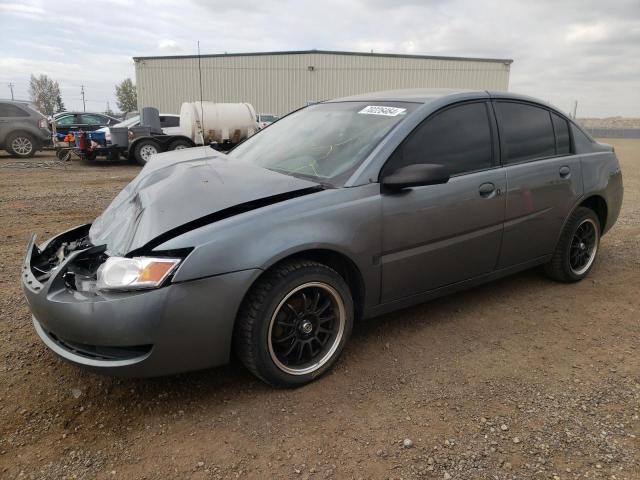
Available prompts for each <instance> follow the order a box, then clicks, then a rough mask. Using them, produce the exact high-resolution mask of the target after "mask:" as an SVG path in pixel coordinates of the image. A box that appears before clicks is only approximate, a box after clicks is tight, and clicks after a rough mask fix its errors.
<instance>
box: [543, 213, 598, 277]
mask: <svg viewBox="0 0 640 480" xmlns="http://www.w3.org/2000/svg"><path fill="white" fill-rule="evenodd" d="M599 247H600V220H599V219H598V216H597V215H596V214H595V212H594V211H593V210H591V209H589V208H585V207H578V208H576V209H575V210H574V212H573V213H572V214H571V216H570V217H569V220H568V221H567V224H566V225H565V227H564V229H563V231H562V235H561V236H560V240H559V241H558V245H557V246H556V250H555V252H554V254H553V257H552V258H551V261H550V262H549V263H548V264H547V265H546V266H545V270H546V272H547V274H548V275H549V276H550V277H551V278H553V279H555V280H558V281H560V282H564V283H572V282H579V281H580V280H582V279H583V278H584V277H586V276H587V274H588V273H589V271H590V270H591V268H592V267H593V263H594V261H595V259H596V255H597V253H598V248H599Z"/></svg>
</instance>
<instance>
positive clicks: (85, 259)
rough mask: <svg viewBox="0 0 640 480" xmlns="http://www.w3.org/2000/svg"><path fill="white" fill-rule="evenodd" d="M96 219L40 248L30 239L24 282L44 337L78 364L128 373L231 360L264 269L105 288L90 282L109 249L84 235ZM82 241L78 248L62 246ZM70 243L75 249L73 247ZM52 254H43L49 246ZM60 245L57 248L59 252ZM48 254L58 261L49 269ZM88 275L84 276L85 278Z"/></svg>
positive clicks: (197, 366)
mask: <svg viewBox="0 0 640 480" xmlns="http://www.w3.org/2000/svg"><path fill="white" fill-rule="evenodd" d="M88 228H89V225H84V226H81V227H77V228H75V229H72V230H70V231H67V232H64V233H63V234H61V235H58V236H57V237H54V238H53V239H51V240H49V241H48V242H46V243H45V244H43V245H41V247H40V248H38V247H37V246H36V245H35V236H34V237H33V238H32V239H31V241H30V242H29V245H28V247H27V253H26V256H25V260H24V264H23V266H22V272H21V280H22V287H23V291H24V294H25V297H26V299H27V302H28V304H29V307H30V309H31V312H32V314H33V323H34V327H35V330H36V332H37V334H38V335H39V336H40V338H41V339H42V341H43V342H44V343H45V345H47V347H49V348H50V349H51V350H53V351H54V352H55V353H56V354H58V355H59V356H60V357H62V358H64V359H65V360H68V361H70V362H72V363H74V364H76V365H80V366H83V367H87V368H90V369H93V370H97V371H100V372H104V373H108V374H115V375H123V376H136V377H138V376H157V375H166V374H171V373H177V372H183V371H190V370H197V369H201V368H208V367H213V366H217V365H221V364H224V363H227V362H228V360H229V356H230V349H231V337H232V333H233V324H234V321H235V317H236V314H237V311H238V308H239V305H240V303H241V301H242V298H243V297H244V294H245V292H246V291H247V290H248V288H249V286H250V285H251V283H252V282H253V281H254V279H255V278H256V277H257V275H258V274H259V272H260V271H259V270H244V271H240V272H233V273H228V274H223V275H217V276H213V277H208V278H203V279H198V280H192V281H186V282H180V283H170V284H168V285H166V286H164V287H162V288H157V289H153V290H145V291H131V292H102V291H99V290H97V289H95V288H93V289H91V288H87V289H82V288H78V285H81V284H82V283H83V282H85V283H86V282H90V281H91V280H90V275H88V274H87V275H85V273H86V272H87V271H89V272H90V271H91V269H92V268H93V266H92V265H91V262H92V261H95V259H94V258H93V257H96V256H99V255H103V254H104V253H103V252H104V249H100V248H99V247H93V246H91V245H88V244H87V243H84V242H82V241H81V239H82V238H83V234H85V233H86V232H87V231H88ZM65 242H67V244H68V242H77V243H75V244H71V245H73V248H77V249H76V250H74V251H65V247H62V250H61V247H60V245H62V244H65ZM67 250H68V249H67ZM45 252H47V255H48V256H50V257H51V258H52V260H51V259H43V258H42V256H43V253H45ZM53 252H55V253H53ZM44 260H47V261H49V263H50V264H51V265H53V267H52V269H51V270H50V271H48V272H47V271H46V268H43V262H44ZM83 275H84V277H83Z"/></svg>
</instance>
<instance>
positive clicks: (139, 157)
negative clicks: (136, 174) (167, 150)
mask: <svg viewBox="0 0 640 480" xmlns="http://www.w3.org/2000/svg"><path fill="white" fill-rule="evenodd" d="M160 151H161V150H160V145H158V142H155V141H153V140H140V141H139V142H138V143H136V146H135V148H134V151H133V158H134V159H135V161H136V162H138V163H139V164H140V165H146V164H147V162H148V161H149V160H150V159H151V157H152V156H153V155H155V154H157V153H160Z"/></svg>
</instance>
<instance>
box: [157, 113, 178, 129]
mask: <svg viewBox="0 0 640 480" xmlns="http://www.w3.org/2000/svg"><path fill="white" fill-rule="evenodd" d="M160 126H161V127H162V128H164V127H179V126H180V117H174V116H173V115H167V116H163V115H161V116H160Z"/></svg>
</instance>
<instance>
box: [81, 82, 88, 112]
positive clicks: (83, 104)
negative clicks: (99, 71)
mask: <svg viewBox="0 0 640 480" xmlns="http://www.w3.org/2000/svg"><path fill="white" fill-rule="evenodd" d="M80 94H81V95H82V111H83V112H86V111H87V103H86V102H85V100H84V85H80Z"/></svg>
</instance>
